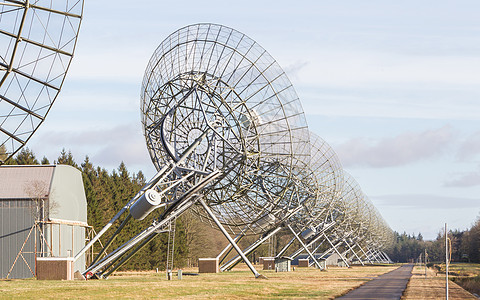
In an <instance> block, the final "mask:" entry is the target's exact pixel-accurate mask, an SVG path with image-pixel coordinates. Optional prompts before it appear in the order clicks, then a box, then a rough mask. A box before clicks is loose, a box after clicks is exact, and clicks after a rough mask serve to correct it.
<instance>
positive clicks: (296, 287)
mask: <svg viewBox="0 0 480 300" xmlns="http://www.w3.org/2000/svg"><path fill="white" fill-rule="evenodd" d="M397 267H398V266H365V267H360V266H354V267H352V268H349V269H347V268H330V269H329V270H328V271H319V270H317V269H313V268H308V269H307V268H297V269H296V270H295V271H293V272H288V273H287V272H285V273H276V272H274V271H261V273H262V274H263V275H265V276H267V277H268V278H269V279H268V280H265V279H255V278H254V277H253V275H252V273H250V272H249V271H248V269H247V268H246V267H245V266H240V267H236V270H235V271H232V272H226V273H219V274H200V275H199V276H185V275H184V276H183V279H182V280H178V279H176V278H175V279H174V280H171V281H168V280H166V276H165V273H163V272H162V273H158V274H157V273H154V272H123V273H117V274H116V275H115V276H111V277H110V278H109V279H108V280H89V281H37V280H35V279H26V280H0V298H2V299H5V298H7V299H8V298H15V299H32V298H36V299H49V298H50V299H51V298H56V299H58V298H61V299H68V298H75V299H82V298H116V299H117V298H123V299H125V298H136V299H139V298H162V299H172V298H175V299H182V298H183V299H186V298H188V299H207V298H208V299H258V298H262V299H269V298H304V299H312V298H316V299H332V298H334V297H336V296H339V295H342V294H344V293H346V292H347V291H349V290H351V289H353V288H356V287H358V286H360V285H361V284H363V283H364V282H366V281H368V280H370V279H373V278H375V277H376V276H378V275H381V274H384V273H386V272H389V271H391V270H393V269H395V268H397ZM195 271H196V269H195V270H193V269H192V270H188V269H186V270H184V272H195Z"/></svg>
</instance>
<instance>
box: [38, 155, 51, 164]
mask: <svg viewBox="0 0 480 300" xmlns="http://www.w3.org/2000/svg"><path fill="white" fill-rule="evenodd" d="M40 163H41V164H42V165H49V164H50V161H49V160H48V158H47V157H45V156H44V157H43V158H42V161H41V162H40Z"/></svg>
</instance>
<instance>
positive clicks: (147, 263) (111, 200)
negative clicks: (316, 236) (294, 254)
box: [0, 146, 480, 270]
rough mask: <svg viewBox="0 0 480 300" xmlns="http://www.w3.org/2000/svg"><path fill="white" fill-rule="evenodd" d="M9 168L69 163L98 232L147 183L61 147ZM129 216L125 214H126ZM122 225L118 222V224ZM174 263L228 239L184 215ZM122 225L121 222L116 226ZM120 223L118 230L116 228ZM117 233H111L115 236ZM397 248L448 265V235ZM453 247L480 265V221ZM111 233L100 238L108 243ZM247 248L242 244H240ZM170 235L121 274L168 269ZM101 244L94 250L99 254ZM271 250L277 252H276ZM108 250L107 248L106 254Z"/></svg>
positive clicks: (142, 224) (207, 253) (274, 245)
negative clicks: (54, 153) (78, 157)
mask: <svg viewBox="0 0 480 300" xmlns="http://www.w3.org/2000/svg"><path fill="white" fill-rule="evenodd" d="M5 157H6V155H5V148H4V147H1V146H0V159H1V160H4V159H5ZM6 164H7V165H38V164H42V165H48V164H65V165H70V166H73V167H75V168H77V169H78V170H80V171H81V172H82V176H83V183H84V187H85V195H86V199H87V215H88V224H89V225H91V226H92V227H93V229H94V230H95V231H96V232H98V231H99V230H101V229H102V228H103V226H104V225H105V224H107V223H108V221H110V219H111V218H112V217H113V216H114V215H115V214H116V213H117V212H118V211H119V210H120V209H121V208H122V207H123V205H125V204H126V203H127V202H128V201H129V200H130V199H131V198H132V197H133V196H134V195H135V194H136V193H137V192H138V191H139V190H140V188H141V187H142V186H143V185H144V184H145V182H146V178H145V176H144V174H143V173H142V172H141V171H138V172H137V173H131V172H129V171H128V169H127V166H126V165H125V164H124V163H123V162H121V163H120V164H119V166H118V168H117V169H115V170H112V171H111V172H109V171H107V170H106V169H105V168H102V167H100V166H95V165H94V164H93V162H91V161H90V159H89V157H88V156H87V157H85V159H84V160H83V162H82V163H80V164H78V163H77V162H76V160H75V158H74V157H73V155H72V153H71V152H70V151H68V152H67V151H66V150H65V149H63V150H62V151H61V152H60V154H59V156H58V158H57V159H56V160H54V161H53V162H50V161H49V160H48V159H47V158H46V157H43V158H42V159H40V160H38V158H37V157H36V156H35V154H34V153H33V152H32V151H31V150H30V149H28V148H23V149H22V150H21V151H20V152H18V154H17V155H16V156H15V157H14V158H12V159H10V160H9V161H7V162H6ZM160 213H161V212H160V211H158V212H154V213H151V214H150V215H149V216H148V217H147V218H145V219H144V220H142V221H137V220H135V221H130V222H129V223H128V225H127V226H126V228H125V229H124V230H122V232H121V234H120V235H119V236H118V237H117V238H116V239H115V241H114V243H113V244H112V246H111V248H110V251H111V250H112V249H115V248H116V246H119V245H121V244H123V243H124V242H126V241H127V240H129V239H130V238H131V237H133V235H134V234H136V233H138V232H139V231H140V230H142V229H144V228H146V227H147V226H148V225H149V224H151V222H152V220H153V218H155V217H158V216H159V214H160ZM123 217H125V216H123ZM117 222H118V221H117ZM176 222H177V223H176V231H175V255H174V265H175V267H178V268H181V267H185V266H195V265H196V264H197V261H198V258H199V257H215V256H216V255H217V254H218V253H220V251H221V250H222V249H223V247H225V245H226V244H227V241H226V239H225V238H224V237H223V236H222V235H221V234H220V232H219V231H218V230H216V229H213V228H212V227H210V225H208V224H205V223H202V222H201V221H199V219H198V218H197V217H196V216H195V215H193V214H192V213H189V212H187V213H185V214H183V215H182V216H181V217H180V218H178V219H177V221H176ZM118 224H119V222H118ZM118 224H116V226H118ZM113 231H114V230H110V234H111V232H113ZM394 235H395V237H394V244H393V247H391V249H389V250H387V251H386V252H387V254H388V255H389V256H390V258H391V259H392V260H393V261H394V262H411V261H414V260H416V259H418V258H419V257H420V255H422V254H423V253H424V252H425V250H426V251H427V259H428V261H430V262H435V261H438V262H440V261H444V257H445V244H444V239H445V238H444V235H443V233H439V234H438V237H437V238H436V239H435V240H433V241H427V240H424V239H423V237H422V235H421V234H420V233H419V234H418V235H415V234H412V235H410V234H407V233H402V234H400V233H397V232H395V233H394ZM256 238H257V237H255V236H251V237H246V238H244V239H243V240H242V243H241V245H240V246H246V245H249V243H251V242H252V241H254V240H255V239H256ZM449 238H450V240H451V244H452V258H451V259H452V261H453V262H476V263H480V219H477V220H476V222H475V223H474V224H473V225H472V227H471V228H470V229H468V230H465V231H459V230H454V231H450V232H449ZM107 239H108V235H106V236H104V237H102V241H106V240H107ZM288 239H289V236H288V233H287V232H282V231H281V232H280V233H279V234H277V236H276V238H275V239H274V240H272V241H271V242H270V244H269V245H262V246H261V247H260V248H258V249H257V250H256V251H255V253H253V254H252V255H251V259H252V260H256V259H257V258H258V257H261V256H268V255H269V254H272V252H275V249H280V248H281V246H282V245H284V243H285V241H287V240H288ZM242 244H243V245H242ZM167 247H168V234H160V235H159V236H158V237H156V238H155V239H153V240H152V241H151V242H150V243H149V244H147V246H146V247H144V248H143V249H142V250H141V251H140V252H139V253H138V254H137V255H135V256H134V257H133V258H132V259H131V260H129V262H128V263H127V264H125V265H124V266H123V267H122V269H123V270H152V269H156V268H158V269H164V268H165V263H166V259H167V257H166V256H167V255H166V253H167ZM99 249H100V248H99V246H98V245H97V246H96V247H95V251H99ZM272 249H273V250H272ZM107 251H108V250H107Z"/></svg>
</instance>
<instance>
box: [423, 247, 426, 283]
mask: <svg viewBox="0 0 480 300" xmlns="http://www.w3.org/2000/svg"><path fill="white" fill-rule="evenodd" d="M423 256H424V258H425V279H427V248H425V252H424V255H423Z"/></svg>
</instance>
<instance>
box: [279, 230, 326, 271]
mask: <svg viewBox="0 0 480 300" xmlns="http://www.w3.org/2000/svg"><path fill="white" fill-rule="evenodd" d="M287 226H288V229H290V231H291V232H292V233H293V235H294V236H295V238H296V239H297V241H299V242H300V244H301V245H302V247H303V249H305V251H307V253H308V256H310V258H311V259H312V260H313V262H314V263H315V265H316V266H317V268H319V269H320V270H323V268H322V266H321V265H320V264H319V263H318V261H317V259H316V258H315V256H314V255H313V254H312V252H310V250H308V247H307V245H305V243H304V242H303V241H302V240H301V239H300V237H299V236H298V234H297V233H296V232H295V230H293V228H292V227H291V226H290V224H289V225H287Z"/></svg>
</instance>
